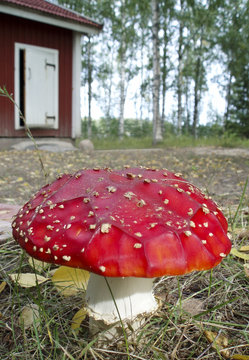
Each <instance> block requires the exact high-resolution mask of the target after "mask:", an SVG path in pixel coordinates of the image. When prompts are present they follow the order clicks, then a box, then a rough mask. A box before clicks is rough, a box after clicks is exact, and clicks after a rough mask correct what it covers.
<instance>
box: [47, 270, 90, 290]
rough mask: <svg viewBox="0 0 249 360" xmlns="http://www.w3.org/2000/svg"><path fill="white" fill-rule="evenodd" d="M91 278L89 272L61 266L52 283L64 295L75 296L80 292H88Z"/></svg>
mask: <svg viewBox="0 0 249 360" xmlns="http://www.w3.org/2000/svg"><path fill="white" fill-rule="evenodd" d="M89 276H90V275H89V272H88V271H85V270H82V269H75V268H71V267H68V266H60V267H59V268H58V269H57V270H56V271H55V273H54V275H53V277H52V281H53V283H54V285H55V287H56V289H57V290H58V291H59V292H60V293H61V294H62V295H64V296H73V295H76V294H77V292H78V291H82V290H86V288H87V284H88V280H89Z"/></svg>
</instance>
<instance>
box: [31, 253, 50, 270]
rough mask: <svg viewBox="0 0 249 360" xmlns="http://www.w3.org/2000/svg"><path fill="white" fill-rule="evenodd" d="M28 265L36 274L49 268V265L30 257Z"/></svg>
mask: <svg viewBox="0 0 249 360" xmlns="http://www.w3.org/2000/svg"><path fill="white" fill-rule="evenodd" d="M29 265H30V266H31V267H32V268H33V269H34V270H36V271H38V272H42V271H44V270H46V269H47V268H48V267H49V266H50V264H49V263H46V262H44V261H40V260H37V259H35V258H32V257H31V256H30V257H29Z"/></svg>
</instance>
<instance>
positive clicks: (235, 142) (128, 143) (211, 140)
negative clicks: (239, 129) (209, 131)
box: [78, 134, 249, 150]
mask: <svg viewBox="0 0 249 360" xmlns="http://www.w3.org/2000/svg"><path fill="white" fill-rule="evenodd" d="M78 141H79V140H78ZM92 141H93V143H94V146H95V149H97V150H110V149H148V148H152V147H156V148H168V147H189V146H215V147H220V146H221V147H227V148H235V147H240V148H249V139H242V138H239V137H235V136H231V135H228V134H225V135H224V136H209V137H200V138H197V139H194V138H193V137H191V136H187V135H182V136H179V137H177V136H174V135H170V134H169V135H167V136H165V137H164V139H163V141H162V142H160V143H159V144H157V145H156V146H153V145H152V139H151V138H150V137H140V138H135V137H124V138H123V139H118V137H107V138H97V137H95V138H94V139H93V140H92Z"/></svg>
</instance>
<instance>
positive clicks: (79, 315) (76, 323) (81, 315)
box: [71, 308, 87, 330]
mask: <svg viewBox="0 0 249 360" xmlns="http://www.w3.org/2000/svg"><path fill="white" fill-rule="evenodd" d="M86 315H87V310H86V309H85V308H81V309H80V310H78V311H77V312H76V314H75V315H74V317H73V318H72V324H71V329H72V330H77V329H79V328H80V325H81V323H82V321H83V320H84V319H85V317H86Z"/></svg>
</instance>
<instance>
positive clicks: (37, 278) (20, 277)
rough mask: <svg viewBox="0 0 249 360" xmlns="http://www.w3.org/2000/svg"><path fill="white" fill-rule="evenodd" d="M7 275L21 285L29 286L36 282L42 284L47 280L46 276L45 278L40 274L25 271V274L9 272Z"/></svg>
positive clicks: (34, 284)
mask: <svg viewBox="0 0 249 360" xmlns="http://www.w3.org/2000/svg"><path fill="white" fill-rule="evenodd" d="M9 277H10V278H11V280H12V281H14V282H16V283H17V284H18V285H20V286H21V287H25V288H29V287H32V286H36V285H37V284H38V285H39V284H42V283H44V282H45V281H48V278H45V277H44V276H41V275H36V274H33V273H25V274H18V273H16V274H10V275H9Z"/></svg>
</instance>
